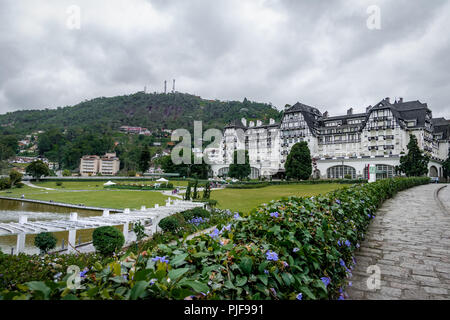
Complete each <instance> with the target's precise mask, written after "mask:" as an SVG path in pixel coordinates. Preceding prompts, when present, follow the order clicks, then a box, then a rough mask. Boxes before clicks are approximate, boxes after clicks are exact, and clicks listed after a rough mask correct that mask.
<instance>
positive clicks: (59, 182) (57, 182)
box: [55, 181, 63, 187]
mask: <svg viewBox="0 0 450 320" xmlns="http://www.w3.org/2000/svg"><path fill="white" fill-rule="evenodd" d="M55 184H56V186H57V187H61V186H62V185H63V183H62V182H61V181H56V183H55Z"/></svg>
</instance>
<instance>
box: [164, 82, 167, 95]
mask: <svg viewBox="0 0 450 320" xmlns="http://www.w3.org/2000/svg"><path fill="white" fill-rule="evenodd" d="M166 93H167V80H164V94H166Z"/></svg>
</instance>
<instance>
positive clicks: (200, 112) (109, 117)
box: [0, 92, 280, 133]
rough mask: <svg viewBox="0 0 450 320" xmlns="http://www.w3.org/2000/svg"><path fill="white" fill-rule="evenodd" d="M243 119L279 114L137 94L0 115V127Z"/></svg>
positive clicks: (170, 125) (208, 123) (164, 125)
mask: <svg viewBox="0 0 450 320" xmlns="http://www.w3.org/2000/svg"><path fill="white" fill-rule="evenodd" d="M243 116H245V117H246V118H248V119H266V120H268V119H269V118H275V119H277V120H278V119H279V117H280V113H279V112H278V111H277V110H276V109H275V108H273V107H272V106H271V105H269V104H265V103H256V102H250V101H248V100H247V99H245V100H244V101H243V102H238V101H227V102H222V101H218V100H205V99H202V98H200V97H198V96H194V95H190V94H184V93H169V94H161V93H153V94H146V93H144V92H138V93H135V94H131V95H126V96H117V97H110V98H105V97H101V98H96V99H93V100H89V101H85V102H82V103H79V104H77V105H75V106H71V107H59V108H57V109H45V110H24V111H16V112H10V113H7V114H4V115H0V126H2V128H3V130H5V129H6V128H7V129H9V130H11V131H15V133H28V132H30V131H33V130H46V129H48V128H51V127H59V128H65V129H67V128H73V127H86V126H87V127H96V126H101V127H104V128H105V127H106V128H109V129H112V130H116V129H118V128H119V127H120V126H122V125H130V126H140V127H147V128H149V129H150V130H152V129H176V128H188V129H189V128H191V127H192V126H193V121H194V120H201V121H203V123H204V127H206V128H209V127H216V128H222V127H223V126H224V125H226V124H227V123H229V122H230V121H231V120H234V119H237V118H241V117H243Z"/></svg>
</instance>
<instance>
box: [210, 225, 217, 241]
mask: <svg viewBox="0 0 450 320" xmlns="http://www.w3.org/2000/svg"><path fill="white" fill-rule="evenodd" d="M209 236H210V237H211V238H213V239H215V238H217V237H218V236H219V229H217V228H215V229H214V231H213V232H211V233H210V234H209Z"/></svg>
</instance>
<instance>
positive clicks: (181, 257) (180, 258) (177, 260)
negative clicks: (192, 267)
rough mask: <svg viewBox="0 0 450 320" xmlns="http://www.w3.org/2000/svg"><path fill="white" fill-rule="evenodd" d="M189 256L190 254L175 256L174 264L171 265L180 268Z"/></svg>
mask: <svg viewBox="0 0 450 320" xmlns="http://www.w3.org/2000/svg"><path fill="white" fill-rule="evenodd" d="M188 255H189V254H188V253H184V254H180V255H177V256H175V258H173V259H172V262H171V263H170V264H171V265H172V266H174V267H179V266H181V265H183V264H185V263H186V261H184V259H186V257H187V256H188Z"/></svg>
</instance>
